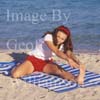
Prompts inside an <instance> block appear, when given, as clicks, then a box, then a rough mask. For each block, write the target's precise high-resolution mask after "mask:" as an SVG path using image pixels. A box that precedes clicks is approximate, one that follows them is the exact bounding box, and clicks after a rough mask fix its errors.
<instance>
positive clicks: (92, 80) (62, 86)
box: [0, 62, 100, 93]
mask: <svg viewBox="0 0 100 100" xmlns="http://www.w3.org/2000/svg"><path fill="white" fill-rule="evenodd" d="M17 64H18V63H16V62H0V73H1V74H4V75H7V76H10V71H11V70H12V68H13V67H15V66H16V65H17ZM60 66H61V67H62V68H64V69H65V70H66V71H69V72H71V73H72V74H74V75H75V76H77V75H78V73H79V70H78V69H73V68H71V67H70V66H69V65H65V64H60ZM20 79H21V80H23V81H25V82H27V83H31V84H35V85H38V86H40V87H43V88H47V89H48V90H51V91H55V92H58V93H61V92H66V91H70V90H73V89H76V88H86V87H90V86H97V85H98V86H100V74H96V73H94V72H90V71H86V75H85V81H84V85H78V84H77V83H75V82H71V81H67V80H65V79H62V78H60V77H58V76H54V75H48V74H46V73H43V72H34V73H32V74H31V75H27V76H24V77H21V78H20Z"/></svg>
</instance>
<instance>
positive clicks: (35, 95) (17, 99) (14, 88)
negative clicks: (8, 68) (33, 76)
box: [0, 50, 100, 100]
mask: <svg viewBox="0 0 100 100" xmlns="http://www.w3.org/2000/svg"><path fill="white" fill-rule="evenodd" d="M25 54H27V51H9V50H0V56H1V57H0V62H10V61H13V60H17V61H20V60H23V59H24V58H25V56H26V55H25ZM75 54H76V56H77V57H78V58H79V59H80V61H82V62H83V63H84V64H85V65H86V68H87V70H89V71H92V72H95V73H99V74H100V53H89V52H88V53H84V52H83V53H82V52H81V53H75ZM63 63H64V62H63ZM99 95H100V86H93V87H88V88H78V89H74V90H72V91H68V92H63V93H56V92H53V91H50V90H48V89H45V88H42V87H39V86H36V85H33V84H29V83H26V82H24V81H22V80H20V79H13V78H11V77H8V76H4V75H2V74H0V100H53V99H54V100H100V97H99Z"/></svg>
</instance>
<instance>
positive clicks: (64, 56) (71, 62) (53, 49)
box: [45, 41, 79, 67]
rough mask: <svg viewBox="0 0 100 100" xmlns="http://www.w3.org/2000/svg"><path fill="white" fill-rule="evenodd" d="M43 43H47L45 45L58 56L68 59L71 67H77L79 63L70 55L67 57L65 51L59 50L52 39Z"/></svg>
mask: <svg viewBox="0 0 100 100" xmlns="http://www.w3.org/2000/svg"><path fill="white" fill-rule="evenodd" d="M45 43H46V44H47V46H48V47H49V48H50V49H51V50H52V51H53V52H54V53H55V54H56V55H57V56H58V57H60V58H62V59H64V60H66V61H68V63H69V64H70V65H71V66H72V67H79V65H78V64H77V63H76V62H75V61H73V60H72V59H71V58H70V57H68V56H67V55H66V54H65V53H63V52H62V51H60V50H59V49H58V48H57V47H56V46H55V45H54V44H53V42H52V41H45Z"/></svg>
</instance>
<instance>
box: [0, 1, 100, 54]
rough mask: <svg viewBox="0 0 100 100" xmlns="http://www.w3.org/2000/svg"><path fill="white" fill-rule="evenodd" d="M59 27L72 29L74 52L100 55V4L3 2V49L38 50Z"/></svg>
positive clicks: (0, 16) (0, 9)
mask: <svg viewBox="0 0 100 100" xmlns="http://www.w3.org/2000/svg"><path fill="white" fill-rule="evenodd" d="M59 25H65V26H68V27H69V28H70V30H71V33H72V40H73V45H74V50H77V51H88V52H99V51H100V0H46V1H44V0H0V49H11V50H15V49H34V44H35V41H36V40H37V39H38V38H41V36H42V35H43V34H44V33H45V32H47V31H53V29H54V28H56V27H57V26H59Z"/></svg>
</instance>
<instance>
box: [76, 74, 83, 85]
mask: <svg viewBox="0 0 100 100" xmlns="http://www.w3.org/2000/svg"><path fill="white" fill-rule="evenodd" d="M75 80H76V82H77V83H78V84H80V85H82V84H84V77H83V76H81V75H79V76H77V77H76V79H75Z"/></svg>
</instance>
